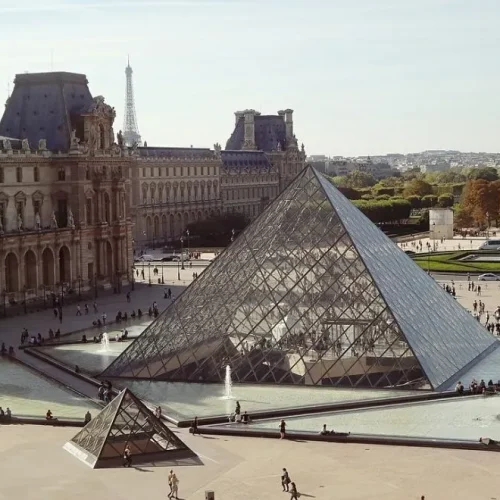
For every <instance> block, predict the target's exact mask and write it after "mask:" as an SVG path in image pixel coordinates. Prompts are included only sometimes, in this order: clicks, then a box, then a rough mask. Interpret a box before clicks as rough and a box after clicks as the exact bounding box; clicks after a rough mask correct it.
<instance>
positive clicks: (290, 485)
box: [281, 468, 299, 500]
mask: <svg viewBox="0 0 500 500" xmlns="http://www.w3.org/2000/svg"><path fill="white" fill-rule="evenodd" d="M281 486H282V487H283V491H286V492H287V493H290V494H291V497H290V500H298V498H299V492H298V491H297V486H296V484H295V483H294V482H293V481H292V480H291V479H290V474H289V473H288V471H287V470H286V469H285V468H283V471H282V473H281Z"/></svg>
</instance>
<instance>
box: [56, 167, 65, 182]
mask: <svg viewBox="0 0 500 500" xmlns="http://www.w3.org/2000/svg"><path fill="white" fill-rule="evenodd" d="M57 180H59V181H65V180H66V169H65V168H64V167H59V170H58V171H57Z"/></svg>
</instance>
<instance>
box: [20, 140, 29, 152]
mask: <svg viewBox="0 0 500 500" xmlns="http://www.w3.org/2000/svg"><path fill="white" fill-rule="evenodd" d="M21 149H22V150H23V151H30V143H29V141H28V139H23V140H22V141H21Z"/></svg>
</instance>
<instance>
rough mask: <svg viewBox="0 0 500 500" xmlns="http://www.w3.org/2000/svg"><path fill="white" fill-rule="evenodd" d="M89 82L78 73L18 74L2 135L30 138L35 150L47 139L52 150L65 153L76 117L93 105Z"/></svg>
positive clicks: (1, 128)
mask: <svg viewBox="0 0 500 500" xmlns="http://www.w3.org/2000/svg"><path fill="white" fill-rule="evenodd" d="M87 83H88V82H87V77H86V76H85V75H81V74H78V73H65V72H57V73H31V74H30V73H27V74H22V75H16V79H15V80H14V91H13V92H12V95H11V97H10V98H9V100H8V103H7V106H6V108H5V112H4V114H3V117H2V119H1V120H0V135H5V136H9V137H17V138H19V139H28V140H29V143H30V146H31V147H32V148H36V147H37V145H38V141H39V140H40V139H46V140H47V148H48V149H49V150H52V151H57V150H61V151H66V150H67V149H68V148H69V144H70V137H71V130H72V129H73V128H76V127H75V122H74V120H75V117H76V116H78V115H79V114H80V113H82V112H84V111H85V110H86V109H89V108H90V106H91V105H92V95H91V94H90V91H89V88H88V85H87Z"/></svg>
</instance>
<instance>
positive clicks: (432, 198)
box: [421, 194, 438, 208]
mask: <svg viewBox="0 0 500 500" xmlns="http://www.w3.org/2000/svg"><path fill="white" fill-rule="evenodd" d="M437 201H438V197H437V196H436V195H435V194H427V195H425V196H422V202H421V203H422V207H426V208H432V207H435V206H436V205H437Z"/></svg>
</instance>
